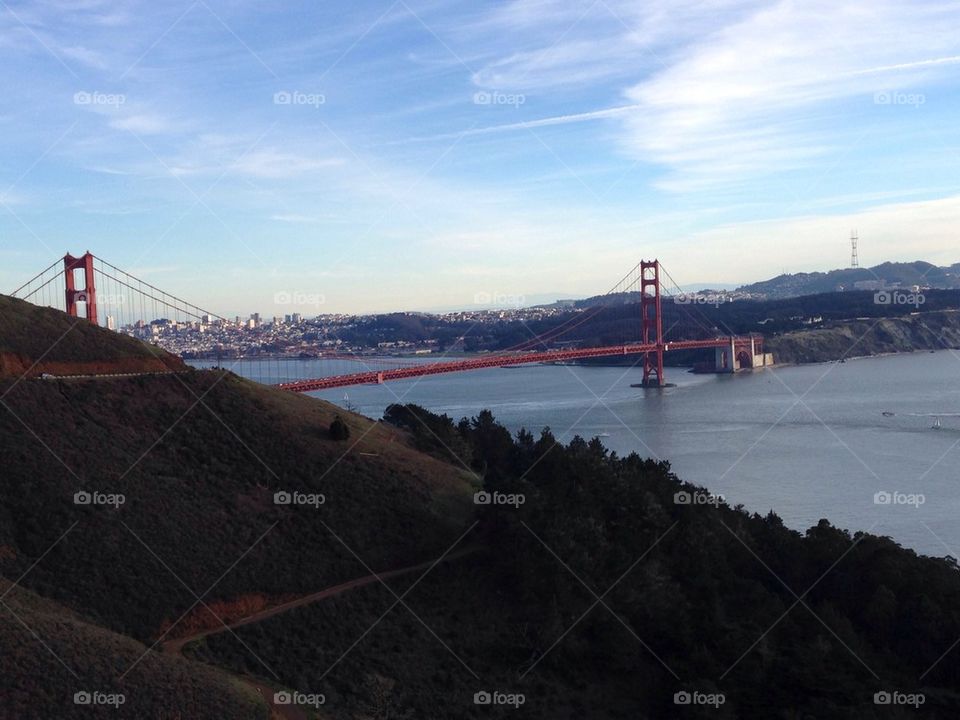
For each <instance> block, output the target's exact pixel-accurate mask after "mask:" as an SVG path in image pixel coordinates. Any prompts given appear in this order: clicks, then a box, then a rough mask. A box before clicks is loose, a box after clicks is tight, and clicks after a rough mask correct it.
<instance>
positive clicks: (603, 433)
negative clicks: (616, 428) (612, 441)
mask: <svg viewBox="0 0 960 720" xmlns="http://www.w3.org/2000/svg"><path fill="white" fill-rule="evenodd" d="M597 437H610V433H608V432H602V433H597Z"/></svg>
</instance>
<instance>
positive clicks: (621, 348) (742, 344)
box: [277, 337, 762, 392]
mask: <svg viewBox="0 0 960 720" xmlns="http://www.w3.org/2000/svg"><path fill="white" fill-rule="evenodd" d="M733 340H734V344H735V346H736V348H738V349H743V348H748V347H750V343H751V338H750V337H736V338H734V339H733ZM752 340H753V342H754V343H756V344H757V346H758V348H759V345H760V343H761V342H762V340H761V338H759V337H754V338H752ZM729 345H730V338H729V337H725V338H711V339H709V340H678V341H676V342H670V343H664V345H663V350H664V352H667V351H670V350H696V349H702V348H717V347H729ZM656 351H657V346H656V344H654V343H648V344H639V343H637V344H630V345H607V346H605V347H597V348H580V349H576V350H543V351H536V352H525V353H514V354H509V355H486V356H482V357H476V358H469V359H467V360H451V361H448V362H435V363H424V364H422V365H410V366H406V367H398V368H390V369H387V370H367V371H364V372H359V373H350V374H348V375H332V376H330V377H325V378H316V379H313V380H297V381H295V382H289V383H280V384H279V385H278V386H277V387H279V388H280V389H282V390H289V391H291V392H310V391H313V390H330V389H333V388H339V387H349V386H351V385H368V384H371V383H384V382H387V381H390V380H404V379H406V378H413V377H423V376H424V375H440V374H443V373H452V372H464V371H467V370H480V369H482V368H492V367H503V366H504V365H520V364H524V365H526V364H531V363H542V362H563V361H565V360H582V359H584V358H594V357H610V356H614V355H636V354H639V353H647V352H656Z"/></svg>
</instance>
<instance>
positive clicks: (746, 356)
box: [714, 337, 773, 373]
mask: <svg viewBox="0 0 960 720" xmlns="http://www.w3.org/2000/svg"><path fill="white" fill-rule="evenodd" d="M758 344H759V343H757V342H756V340H755V339H754V338H753V337H751V338H750V344H749V345H746V344H745V343H736V342H735V339H734V338H732V337H731V338H730V344H729V345H724V346H722V347H717V348H714V369H715V370H716V372H718V373H733V372H737V371H738V370H752V369H753V368H758V367H768V366H770V365H773V353H768V352H763V349H762V347H759V348H758V347H757V345H758ZM758 350H759V352H758Z"/></svg>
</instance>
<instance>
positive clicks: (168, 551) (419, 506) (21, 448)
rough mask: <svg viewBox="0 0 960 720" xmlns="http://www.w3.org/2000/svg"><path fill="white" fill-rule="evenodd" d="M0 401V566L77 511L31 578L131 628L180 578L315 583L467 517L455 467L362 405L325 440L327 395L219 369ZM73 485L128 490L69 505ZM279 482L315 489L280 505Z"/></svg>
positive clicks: (259, 587)
mask: <svg viewBox="0 0 960 720" xmlns="http://www.w3.org/2000/svg"><path fill="white" fill-rule="evenodd" d="M7 386H9V383H8V384H7ZM5 387H6V386H5V385H3V384H0V394H2V393H3V392H4V389H5ZM4 403H5V404H6V405H7V406H8V407H9V409H10V410H11V411H12V412H0V455H2V457H3V458H4V482H3V483H2V485H0V572H3V573H4V574H6V575H8V576H13V575H15V574H17V573H18V572H22V571H23V570H24V569H26V568H27V567H29V565H30V564H31V563H32V562H33V560H34V559H35V558H37V557H39V556H40V555H41V554H42V553H43V552H44V551H45V550H46V549H47V548H49V547H50V545H51V544H52V543H53V542H54V541H55V540H56V539H57V538H58V537H59V536H60V535H61V534H62V533H64V532H65V531H67V530H68V528H71V527H73V529H72V530H70V532H69V533H68V534H67V536H66V537H65V538H64V539H63V540H62V541H61V542H60V543H58V544H57V545H56V547H55V548H54V549H53V550H52V551H51V552H50V554H49V555H47V556H46V557H45V558H44V561H43V562H42V563H41V564H40V565H38V566H37V568H36V569H35V570H33V571H32V572H31V573H30V575H29V576H28V578H27V580H25V582H26V583H27V584H28V585H29V586H30V587H31V588H33V589H35V590H37V591H38V592H41V593H43V594H45V595H47V596H50V597H53V598H57V599H59V600H60V601H62V602H64V603H65V604H67V605H70V606H72V607H77V608H83V609H84V610H85V611H86V612H88V613H90V614H91V615H92V616H93V617H94V618H95V619H96V620H97V621H98V622H101V623H103V624H104V625H105V626H107V627H109V628H111V629H114V630H116V631H118V632H124V633H127V634H130V635H132V636H133V637H136V638H139V639H147V638H150V637H154V636H155V635H157V633H158V632H159V629H160V628H161V627H165V626H166V625H165V624H166V623H168V622H170V621H172V620H174V619H176V618H178V617H179V616H180V614H181V613H183V612H184V611H186V610H187V609H188V608H190V607H191V606H192V605H193V604H194V602H195V597H194V596H193V594H192V593H191V592H190V590H188V589H187V588H188V587H189V588H190V589H191V590H193V591H195V592H197V593H200V592H203V591H204V590H206V589H207V588H212V589H211V591H210V594H209V595H208V596H207V598H206V600H207V601H208V602H209V601H213V600H220V601H224V602H230V601H234V600H238V599H242V598H243V597H244V596H245V595H248V594H260V595H266V596H271V597H272V596H282V595H285V594H290V593H302V592H310V591H314V590H318V589H322V588H324V587H326V586H327V585H332V584H334V583H335V582H338V581H340V580H344V579H349V578H351V577H355V576H358V575H364V574H366V569H365V568H364V565H363V564H362V563H361V562H360V561H359V560H358V559H357V558H356V557H355V556H354V554H353V553H356V554H357V555H359V557H360V558H362V560H363V562H365V563H367V564H369V565H370V566H371V567H373V568H374V569H389V568H391V567H394V566H399V565H403V564H413V563H415V562H419V561H422V560H424V559H426V558H429V557H432V556H433V554H434V553H438V552H440V551H441V550H442V549H444V548H445V546H446V543H448V542H449V541H450V540H451V538H453V537H456V535H457V534H458V533H459V531H460V529H461V527H462V526H463V524H464V522H465V519H464V517H465V515H464V514H465V509H464V508H465V504H466V503H468V502H469V500H470V491H471V488H470V484H469V478H470V476H469V475H468V474H467V473H466V472H465V471H464V470H463V469H462V468H461V469H458V468H456V467H455V466H453V465H450V464H448V463H446V462H443V461H441V460H437V459H434V458H431V457H427V456H425V455H422V454H421V453H419V452H417V451H416V450H414V449H412V448H411V447H410V446H409V445H408V444H407V443H408V442H409V440H408V439H407V436H406V435H405V434H404V433H402V432H400V431H399V430H397V429H396V428H392V427H389V426H384V425H382V424H378V423H375V422H373V421H370V420H367V419H365V418H361V417H359V416H347V417H346V418H345V419H346V422H347V424H348V425H349V427H350V430H351V438H350V439H349V440H346V441H334V440H332V439H330V437H329V432H328V428H329V425H330V423H331V422H332V420H333V418H334V416H335V414H336V413H337V412H339V411H338V410H336V409H335V408H333V407H332V406H330V405H328V404H326V403H324V402H322V401H319V400H315V399H312V398H307V397H300V396H296V395H293V394H288V393H282V392H279V391H275V390H272V389H269V388H265V387H262V386H258V385H255V384H253V383H251V382H248V381H244V380H241V379H240V378H238V377H236V376H234V375H231V374H228V373H223V372H215V371H210V372H195V373H190V374H186V375H170V376H151V377H138V378H118V379H110V380H92V381H44V380H36V381H28V382H23V383H20V384H18V385H16V387H14V388H13V391H12V392H11V393H10V394H9V395H7V396H6V397H5V398H4ZM78 491H87V492H91V493H92V492H94V491H99V492H101V493H106V494H123V495H124V496H125V502H124V503H123V504H122V505H120V506H119V507H118V508H117V509H114V508H113V507H110V506H97V507H94V506H92V505H76V504H75V503H74V494H75V493H77V492H78ZM278 491H288V492H294V491H298V492H301V493H311V494H322V495H324V496H325V503H324V504H323V505H321V506H319V507H318V508H314V507H311V506H293V505H275V504H274V493H275V492H278ZM74 523H76V526H74ZM338 538H339V539H338ZM221 575H222V576H223V577H222V579H219V578H221ZM218 579H219V580H218ZM181 581H182V582H181ZM184 584H185V585H186V586H187V587H184Z"/></svg>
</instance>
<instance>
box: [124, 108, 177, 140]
mask: <svg viewBox="0 0 960 720" xmlns="http://www.w3.org/2000/svg"><path fill="white" fill-rule="evenodd" d="M110 127H112V128H115V129H117V130H128V131H130V132H132V133H134V134H136V135H162V134H164V133H168V132H170V131H172V130H174V125H173V124H172V123H171V122H170V121H169V120H167V119H166V118H164V117H161V116H160V115H154V114H150V113H139V114H135V115H126V116H124V117H120V118H115V119H113V120H111V121H110Z"/></svg>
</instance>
